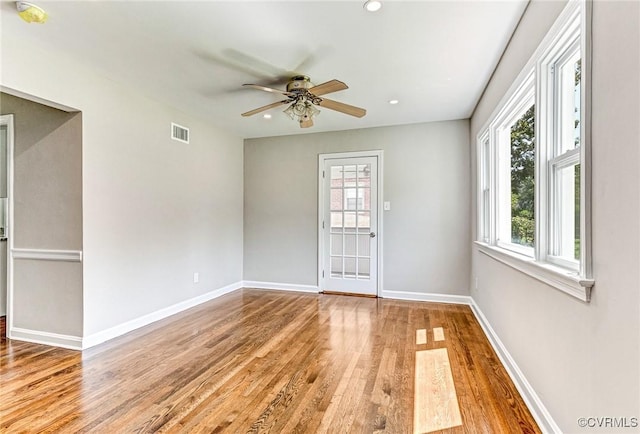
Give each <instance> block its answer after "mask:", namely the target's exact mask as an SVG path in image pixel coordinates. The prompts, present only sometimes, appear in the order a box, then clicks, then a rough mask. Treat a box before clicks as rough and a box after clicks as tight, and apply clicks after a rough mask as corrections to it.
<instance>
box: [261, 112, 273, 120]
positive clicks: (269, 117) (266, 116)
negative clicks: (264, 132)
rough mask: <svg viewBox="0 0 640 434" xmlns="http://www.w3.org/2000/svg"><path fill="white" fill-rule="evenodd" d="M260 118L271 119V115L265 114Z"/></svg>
mask: <svg viewBox="0 0 640 434" xmlns="http://www.w3.org/2000/svg"><path fill="white" fill-rule="evenodd" d="M262 117H263V118H265V119H271V115H270V114H269V113H265V114H264V115H262Z"/></svg>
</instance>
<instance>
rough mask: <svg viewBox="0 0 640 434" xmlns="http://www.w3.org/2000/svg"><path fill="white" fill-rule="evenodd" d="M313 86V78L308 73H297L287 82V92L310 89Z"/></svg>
mask: <svg viewBox="0 0 640 434" xmlns="http://www.w3.org/2000/svg"><path fill="white" fill-rule="evenodd" d="M310 87H311V79H310V78H309V77H307V76H306V75H296V76H295V77H293V78H292V79H291V81H290V82H289V83H287V92H294V91H296V90H303V89H309V88H310Z"/></svg>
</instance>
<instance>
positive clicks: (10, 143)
mask: <svg viewBox="0 0 640 434" xmlns="http://www.w3.org/2000/svg"><path fill="white" fill-rule="evenodd" d="M0 125H6V126H7V196H8V198H9V200H8V208H9V209H8V210H7V216H6V217H7V219H6V221H5V225H6V227H7V228H8V229H9V230H8V231H7V234H6V235H7V320H6V323H5V326H6V330H5V333H6V337H7V339H10V338H11V337H12V336H11V331H12V330H13V253H12V252H13V148H14V146H15V143H14V140H15V130H14V116H13V115H12V114H9V115H0Z"/></svg>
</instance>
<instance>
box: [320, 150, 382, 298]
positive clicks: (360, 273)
mask: <svg viewBox="0 0 640 434" xmlns="http://www.w3.org/2000/svg"><path fill="white" fill-rule="evenodd" d="M322 170H323V178H321V179H322V186H323V188H322V191H321V202H322V204H321V209H322V213H321V218H322V222H321V237H320V238H321V258H322V260H321V264H320V265H321V268H322V273H321V275H320V276H321V277H320V281H321V282H320V290H321V291H327V292H342V293H351V294H362V295H372V296H375V295H377V287H378V239H379V237H378V234H377V231H378V213H377V210H378V157H354V158H335V159H334V158H327V157H326V156H325V159H324V167H323V169H322Z"/></svg>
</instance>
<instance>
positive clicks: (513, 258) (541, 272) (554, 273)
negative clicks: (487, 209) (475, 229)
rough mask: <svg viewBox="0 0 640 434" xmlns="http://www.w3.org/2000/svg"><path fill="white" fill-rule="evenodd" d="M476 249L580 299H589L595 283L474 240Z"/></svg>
mask: <svg viewBox="0 0 640 434" xmlns="http://www.w3.org/2000/svg"><path fill="white" fill-rule="evenodd" d="M474 243H475V244H476V246H477V247H478V250H479V251H480V252H481V253H484V254H485V255H487V256H489V257H491V258H493V259H495V260H497V261H499V262H502V263H503V264H505V265H508V266H509V267H511V268H513V269H515V270H518V271H520V272H522V273H524V274H527V275H529V276H531V277H533V278H535V279H537V280H539V281H541V282H544V283H546V284H547V285H550V286H553V287H554V288H556V289H559V290H560V291H562V292H565V293H567V294H569V295H571V296H573V297H575V298H578V299H580V300H582V301H585V302H589V301H591V289H592V287H593V285H594V283H595V281H594V280H593V279H586V278H582V277H580V276H579V275H578V274H577V273H574V272H571V271H570V270H567V269H565V268H562V267H559V266H557V265H554V264H550V263H545V262H539V261H536V260H535V259H533V258H531V257H528V256H524V255H519V254H518V253H515V252H511V251H509V250H506V249H503V248H500V247H498V246H491V245H489V244H486V243H483V242H481V241H474Z"/></svg>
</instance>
